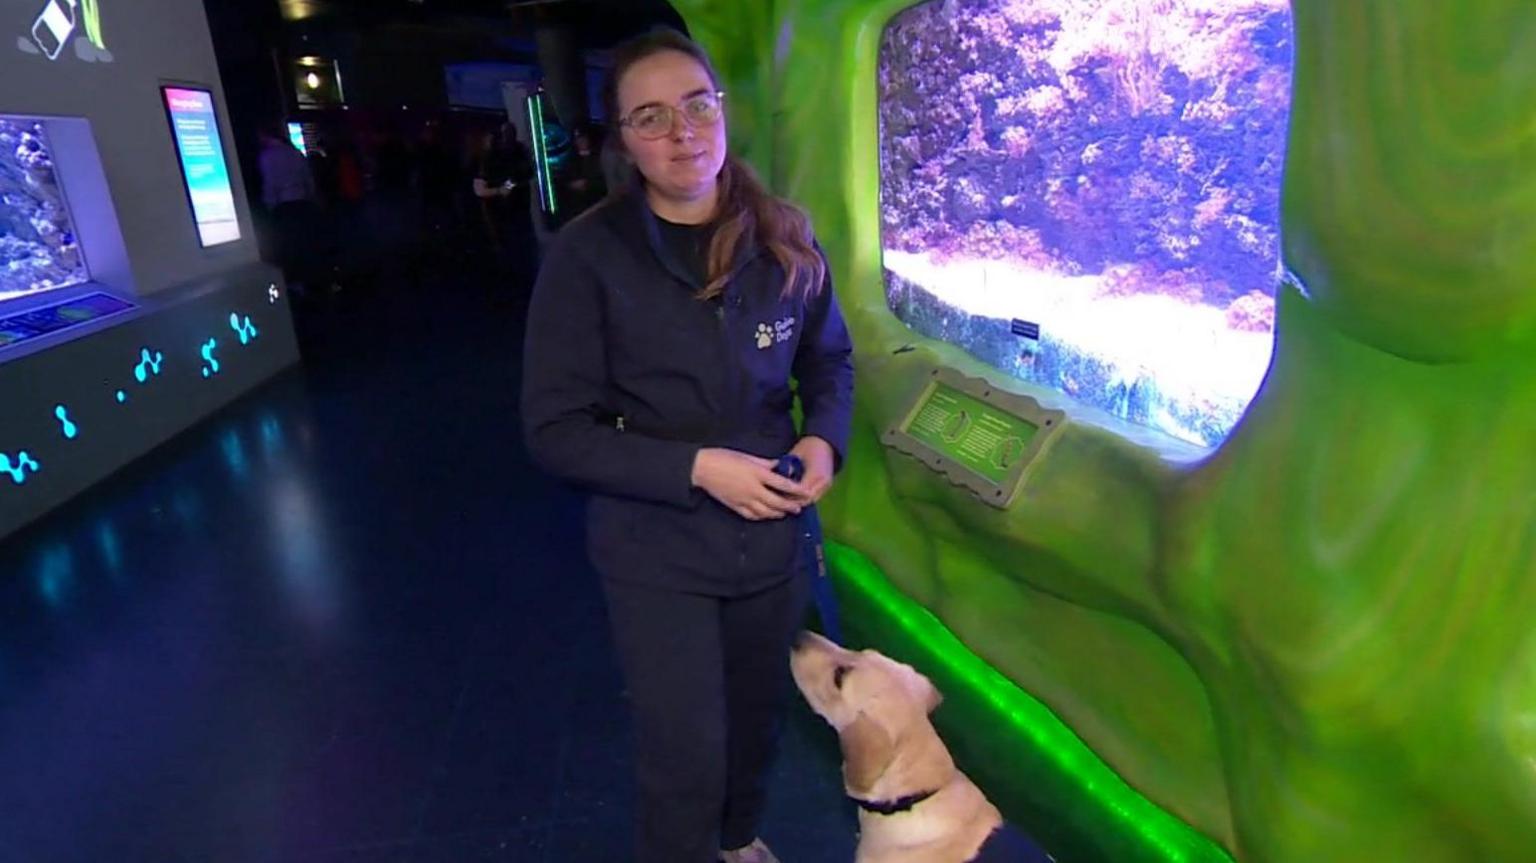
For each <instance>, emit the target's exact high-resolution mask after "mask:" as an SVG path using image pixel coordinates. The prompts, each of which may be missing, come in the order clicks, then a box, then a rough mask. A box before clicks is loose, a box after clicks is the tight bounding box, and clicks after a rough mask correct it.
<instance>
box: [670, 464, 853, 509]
mask: <svg viewBox="0 0 1536 863" xmlns="http://www.w3.org/2000/svg"><path fill="white" fill-rule="evenodd" d="M829 451H830V448H829ZM773 465H774V462H771V461H769V460H768V459H763V458H757V457H756V456H750V455H747V454H746V453H742V452H737V451H735V450H729V449H719V448H713V447H712V448H707V449H701V450H699V454H698V455H697V456H696V457H695V458H694V460H693V484H694V486H695V487H697V488H702V489H704V491H706V492H708V494H709V496H710V497H712V498H714V499H715V500H718V501H720V503H722V504H724V505H725V506H726V507H728V508H729V509H730V510H731V511H733V512H735V513H736V514H737V515H739V516H741V517H742V518H745V519H747V520H749V521H767V520H772V519H781V518H784V517H785V516H790V515H799V514H800V509H801V501H802V500H803V499H805V498H806V497H807V491H806V489H805V487H804V484H803V483H795V482H791V481H790V480H788V479H785V478H784V477H782V476H779V475H778V474H776V473H774V472H773ZM809 470H810V468H809V463H807V473H809Z"/></svg>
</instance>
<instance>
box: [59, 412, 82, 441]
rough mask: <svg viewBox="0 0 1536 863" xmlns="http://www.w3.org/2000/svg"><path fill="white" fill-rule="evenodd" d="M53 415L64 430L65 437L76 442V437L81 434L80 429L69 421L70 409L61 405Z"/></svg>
mask: <svg viewBox="0 0 1536 863" xmlns="http://www.w3.org/2000/svg"><path fill="white" fill-rule="evenodd" d="M53 415H54V416H55V417H58V419H59V425H60V426H62V427H63V429H64V437H66V438H68V439H69V440H74V439H75V436H76V435H78V434H80V427H79V426H77V425H75V424H74V423H73V422H71V421H70V419H69V408H67V407H65V406H63V405H59V406H57V407H55V408H54V409H53Z"/></svg>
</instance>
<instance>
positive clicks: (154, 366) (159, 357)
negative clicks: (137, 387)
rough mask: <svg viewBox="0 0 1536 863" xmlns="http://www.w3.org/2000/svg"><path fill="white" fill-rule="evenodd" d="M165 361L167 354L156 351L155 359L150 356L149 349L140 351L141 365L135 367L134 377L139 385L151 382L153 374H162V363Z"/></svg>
mask: <svg viewBox="0 0 1536 863" xmlns="http://www.w3.org/2000/svg"><path fill="white" fill-rule="evenodd" d="M164 361H165V354H162V353H160V352H159V351H155V354H154V356H153V357H151V356H150V354H149V348H141V349H140V350H139V364H138V365H136V366H134V367H133V377H134V379H135V380H137V381H138V382H139V383H141V384H142V383H144V382H145V381H147V380H149V376H150V375H151V374H156V375H158V374H160V363H162V362H164Z"/></svg>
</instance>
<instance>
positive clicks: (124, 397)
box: [117, 390, 128, 404]
mask: <svg viewBox="0 0 1536 863" xmlns="http://www.w3.org/2000/svg"><path fill="white" fill-rule="evenodd" d="M125 401H128V394H127V393H125V392H123V391H122V390H118V391H117V403H118V404H122V403H123V402H125Z"/></svg>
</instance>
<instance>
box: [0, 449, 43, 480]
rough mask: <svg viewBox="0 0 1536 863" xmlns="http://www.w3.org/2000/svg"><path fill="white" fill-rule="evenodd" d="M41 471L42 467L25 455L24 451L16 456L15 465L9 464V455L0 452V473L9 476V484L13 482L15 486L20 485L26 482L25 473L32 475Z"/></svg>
mask: <svg viewBox="0 0 1536 863" xmlns="http://www.w3.org/2000/svg"><path fill="white" fill-rule="evenodd" d="M41 469H42V465H39V464H38V463H37V462H36V461H35V460H33V458H32V457H31V456H30V455H27V451H26V450H22V451H21V452H19V453H17V454H16V462H15V464H12V463H11V457H10V456H9V455H7V454H5V453H3V452H0V473H8V474H10V475H11V482H14V483H15V484H16V485H22V484H23V483H25V482H26V481H27V471H29V470H30V471H32V472H33V473H37V472H38V471H39V470H41Z"/></svg>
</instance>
